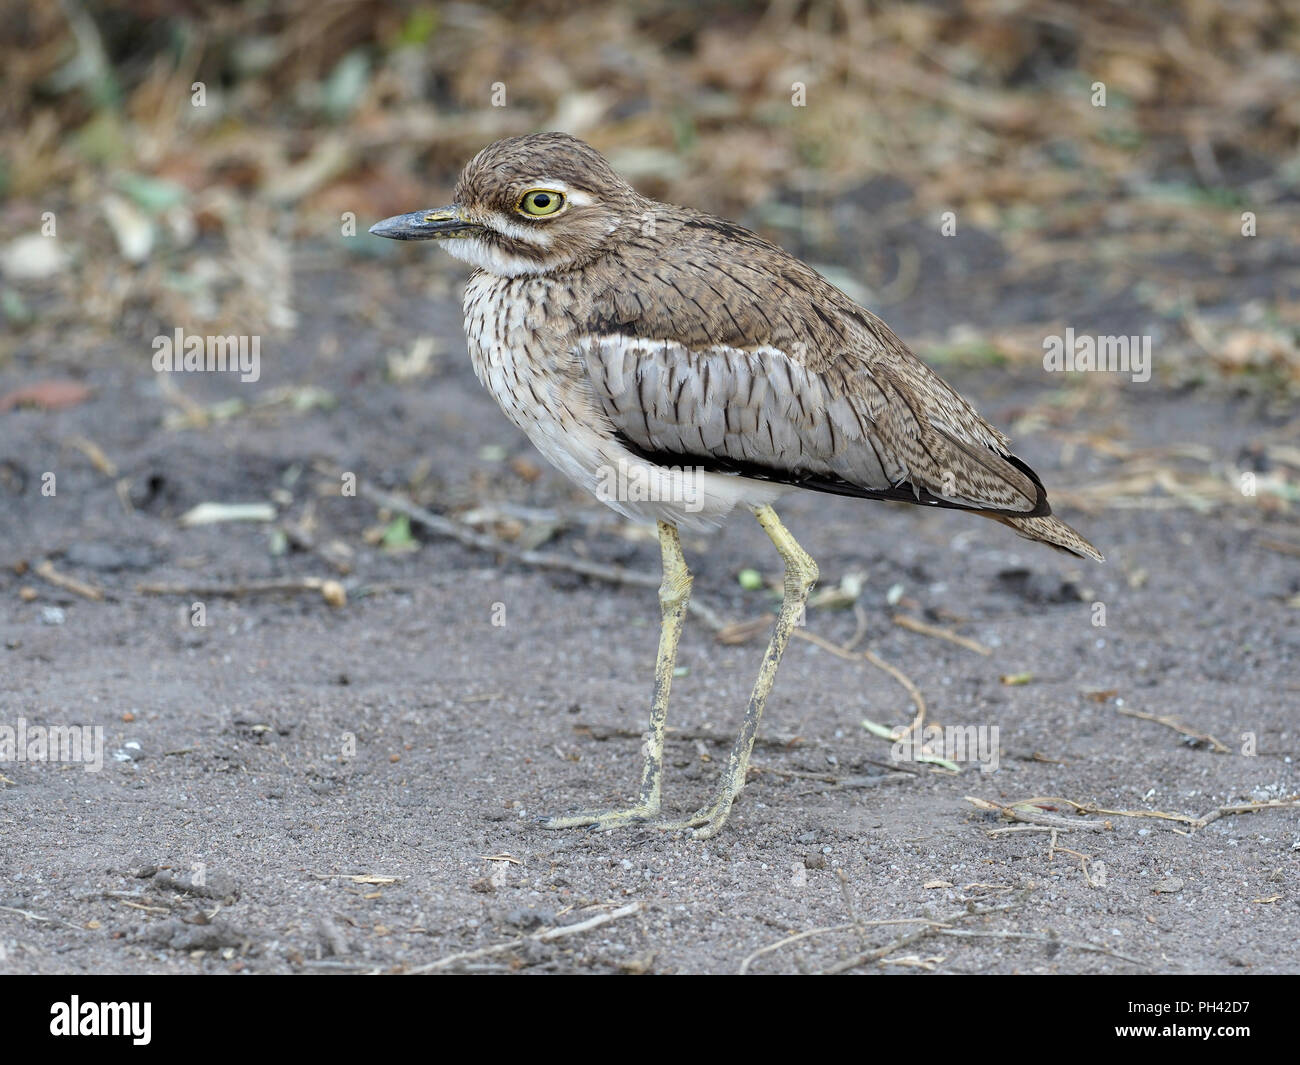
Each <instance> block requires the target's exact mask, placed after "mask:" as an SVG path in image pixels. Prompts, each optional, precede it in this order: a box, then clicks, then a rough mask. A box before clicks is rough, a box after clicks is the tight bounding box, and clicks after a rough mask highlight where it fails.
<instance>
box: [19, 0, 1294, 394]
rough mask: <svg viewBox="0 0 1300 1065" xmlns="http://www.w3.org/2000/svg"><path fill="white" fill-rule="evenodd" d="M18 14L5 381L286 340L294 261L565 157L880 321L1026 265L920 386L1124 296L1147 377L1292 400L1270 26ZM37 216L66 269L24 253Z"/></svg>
mask: <svg viewBox="0 0 1300 1065" xmlns="http://www.w3.org/2000/svg"><path fill="white" fill-rule="evenodd" d="M6 7H7V13H6V14H5V17H4V25H5V34H4V42H3V44H0V49H2V52H0V58H2V60H3V61H2V62H0V90H2V91H0V109H3V118H4V121H3V133H2V134H0V197H2V199H0V218H2V219H3V226H2V228H0V232H2V233H3V236H4V240H5V244H4V248H3V256H4V258H3V266H4V290H3V295H2V306H3V311H4V318H5V320H6V322H7V324H8V326H9V328H8V330H7V331H6V336H5V339H4V341H3V347H0V369H2V368H12V367H13V366H14V360H15V359H16V358H23V357H26V358H31V357H32V356H33V353H37V352H39V353H42V357H46V358H49V357H53V358H55V359H60V358H62V359H67V360H68V361H69V362H70V363H72V364H76V363H78V362H80V360H81V359H83V358H84V357H85V356H86V354H87V352H88V350H89V348H90V347H93V346H94V345H95V344H97V343H101V342H102V341H103V339H104V335H105V331H106V330H111V331H112V332H113V335H114V336H115V337H116V338H117V339H119V340H123V341H125V340H129V339H131V338H136V339H148V338H151V337H152V336H154V335H155V334H157V333H159V332H167V331H169V330H170V329H171V328H172V327H173V326H174V325H175V324H176V323H181V322H183V323H186V324H188V325H189V326H192V327H193V328H195V329H197V328H198V326H199V325H205V326H207V325H210V326H211V327H212V328H211V329H206V328H205V329H203V330H201V331H202V332H227V331H243V332H248V331H250V330H251V331H255V332H256V331H259V330H262V331H271V332H273V331H276V330H291V329H292V328H293V327H294V324H295V320H296V314H295V312H296V311H297V309H298V308H297V307H296V300H295V297H294V295H293V293H294V289H295V282H296V281H301V279H300V278H296V277H295V276H294V269H293V265H292V263H291V261H290V259H291V256H290V249H292V248H295V247H297V246H299V245H301V244H304V243H305V244H310V245H311V246H312V247H313V248H315V249H317V250H318V251H320V252H321V253H322V254H324V253H325V252H327V251H330V252H333V253H335V254H337V255H339V256H340V257H348V256H358V257H371V256H392V255H401V254H402V252H401V251H400V250H398V249H394V248H392V247H387V248H385V247H380V246H379V245H378V243H377V242H374V241H371V240H370V239H368V238H365V237H364V233H365V229H366V227H367V226H368V225H369V223H370V222H371V221H373V220H374V219H376V218H379V217H383V216H385V215H388V214H393V213H396V212H399V211H406V210H413V209H416V208H418V207H423V206H429V205H433V204H439V203H442V202H443V201H444V200H446V199H447V194H448V191H449V189H450V186H451V184H452V183H453V181H454V179H455V175H456V173H457V172H458V170H459V168H460V167H461V166H462V165H463V164H464V162H465V161H466V160H467V159H468V158H469V157H470V156H471V155H472V154H473V153H474V152H476V151H477V150H478V149H479V148H481V147H482V146H483V145H484V144H486V143H488V142H490V141H492V140H494V139H496V138H498V137H502V136H507V135H511V134H518V133H524V132H530V131H535V130H545V129H562V130H567V131H569V132H572V133H575V134H577V135H579V136H581V137H583V138H585V139H588V140H589V141H591V142H592V143H593V144H595V145H596V146H597V147H598V148H600V149H601V150H602V151H604V152H606V153H607V154H608V155H609V157H610V158H611V160H612V161H613V162H614V165H615V166H616V168H617V169H619V170H620V171H621V172H622V173H624V174H625V175H627V176H628V177H629V178H630V179H632V180H633V182H634V183H635V184H636V185H637V186H638V188H640V189H641V191H643V192H645V193H647V194H648V195H651V196H654V197H657V198H664V199H669V200H673V201H676V202H681V203H687V204H691V205H693V206H697V207H700V208H703V209H706V210H710V211H713V212H717V213H720V214H724V215H727V216H730V217H739V218H743V219H744V220H745V221H746V222H747V223H748V224H750V225H751V226H753V227H755V228H758V229H760V230H762V231H763V232H764V233H765V234H766V235H768V236H770V237H772V238H773V239H775V240H778V241H780V242H781V243H783V244H785V245H786V246H789V247H791V249H792V250H794V251H796V252H798V253H799V254H802V255H805V256H808V257H809V258H812V259H813V260H815V261H816V262H817V263H818V264H819V265H820V266H822V267H823V268H825V269H826V272H827V273H829V274H830V275H831V276H832V277H833V279H834V280H835V281H836V282H837V283H839V284H841V285H842V286H844V287H846V288H848V289H849V290H850V292H851V294H853V295H855V296H857V297H859V298H860V299H863V300H865V301H867V302H868V303H870V304H872V305H873V306H875V308H876V309H877V310H882V309H884V310H887V309H888V308H889V307H890V306H891V305H893V304H897V303H902V302H905V301H906V299H907V298H908V297H911V296H920V298H922V299H924V298H925V293H924V290H925V289H926V287H927V286H928V285H930V284H932V283H934V282H935V281H936V280H939V279H941V278H942V277H943V276H944V275H945V274H946V273H950V272H952V271H954V270H961V269H963V268H969V267H971V266H972V261H973V263H974V265H975V267H976V268H977V269H978V270H979V271H980V272H981V273H985V272H987V271H988V270H990V269H993V268H998V269H1001V268H1003V267H1004V266H1006V264H1007V261H1008V260H1011V261H1012V262H1013V268H1012V273H1011V276H1010V277H1009V278H1005V279H1004V281H1014V282H1015V284H1014V286H1013V287H1012V286H1011V285H1009V284H1005V283H1004V284H1002V285H1000V286H999V291H998V292H997V294H996V295H997V298H996V299H991V298H989V297H988V295H987V294H985V298H984V299H979V298H977V296H978V293H976V294H975V295H973V296H972V298H971V299H970V300H969V301H968V302H967V306H966V308H965V310H964V313H965V316H966V317H967V319H968V321H966V322H958V323H946V324H947V325H952V324H956V325H958V326H962V325H968V326H973V327H975V328H976V329H978V330H980V333H979V335H974V334H971V333H970V332H969V331H965V330H961V329H958V330H957V332H956V333H955V335H953V336H946V335H934V336H927V337H926V338H925V339H926V340H928V341H930V342H932V343H933V345H934V347H936V348H941V349H943V350H941V351H939V352H938V354H939V355H940V356H941V357H947V358H969V359H975V360H979V359H988V360H994V359H1016V358H1018V357H1021V356H1024V357H1028V358H1031V359H1033V360H1037V359H1038V357H1039V356H1040V355H1041V346H1040V344H1038V343H1037V342H1036V337H1037V336H1041V329H1039V330H1038V332H1037V334H1033V335H1029V336H1027V337H1025V336H1017V332H1018V330H1017V329H1016V328H1015V326H1016V325H1017V324H1023V323H1024V322H1025V321H1029V320H1033V322H1034V324H1035V325H1037V324H1039V323H1040V322H1043V321H1048V320H1050V319H1052V318H1054V317H1058V316H1061V315H1063V314H1064V315H1071V316H1074V317H1075V318H1079V317H1081V316H1088V315H1091V314H1092V312H1093V311H1094V310H1095V309H1097V308H1098V307H1100V306H1102V304H1103V303H1104V302H1105V301H1108V300H1109V301H1111V305H1110V307H1109V309H1110V310H1111V311H1112V312H1116V313H1127V315H1128V317H1132V316H1133V315H1138V316H1140V317H1142V316H1145V317H1150V318H1154V319H1156V320H1158V321H1160V322H1163V323H1167V329H1166V330H1165V334H1166V335H1165V336H1164V337H1163V338H1162V340H1163V343H1162V344H1161V345H1160V350H1161V352H1162V357H1161V358H1160V359H1159V360H1158V363H1159V372H1160V373H1161V374H1162V375H1164V376H1165V377H1166V379H1169V378H1176V379H1179V380H1187V379H1189V378H1192V379H1200V378H1201V377H1203V376H1206V375H1226V376H1231V377H1238V378H1245V377H1257V378H1260V379H1263V380H1266V381H1267V383H1268V384H1269V385H1270V386H1274V385H1278V384H1283V383H1285V384H1287V385H1289V386H1294V385H1295V384H1296V382H1297V374H1300V369H1298V367H1300V359H1298V358H1297V351H1296V343H1295V331H1296V327H1297V324H1300V312H1298V311H1297V306H1296V302H1295V291H1296V281H1297V273H1296V271H1297V269H1298V268H1300V255H1298V254H1297V250H1296V243H1297V241H1296V236H1297V234H1300V195H1298V193H1297V190H1298V188H1300V139H1298V134H1300V18H1298V16H1297V11H1296V8H1295V6H1294V5H1293V4H1290V3H1287V2H1285V0H1241V2H1237V3H1232V4H1221V3H1215V2H1212V0H1178V2H1171V3H1160V4H1133V3H1108V2H1103V3H1089V4H1078V5H1075V4H1069V3H1061V2H1054V0H966V2H952V3H932V4H880V3H868V2H866V0H846V2H827V3H799V2H792V0H778V2H774V3H770V4H744V3H703V4H700V3H685V2H682V3H675V2H662V0H661V2H640V3H638V2H631V3H616V4H608V3H548V2H540V3H536V2H534V3H483V4H473V3H404V2H391V3H390V2H385V3H379V2H350V0H327V2H318V0H257V2H225V3H222V2H217V3H199V2H193V3H187V2H175V3H172V2H167V0H118V2H104V3H86V2H84V0H62V2H58V0H35V2H20V3H16V4H15V3H9V4H6ZM1096 83H1102V84H1104V86H1105V89H1104V94H1105V95H1104V100H1105V106H1097V105H1096V103H1095V102H1094V101H1095V99H1096V93H1095V90H1094V88H1093V86H1094V85H1095V84H1096ZM797 85H798V86H803V102H804V106H796V105H794V104H793V103H792V98H793V96H794V94H795V91H796V90H795V86H797ZM498 86H499V89H498V88H497V87H498ZM494 92H495V95H494ZM494 102H495V103H497V104H501V103H504V106H494ZM197 104H201V106H200V105H197ZM1247 210H1249V211H1253V212H1256V214H1257V216H1258V225H1257V232H1258V236H1257V237H1256V238H1254V239H1250V240H1247V239H1243V238H1242V233H1241V229H1242V221H1241V215H1242V212H1243V211H1247ZM942 211H954V212H956V215H957V219H958V223H959V224H958V237H959V238H960V242H961V243H963V244H964V245H965V246H964V247H962V248H961V249H960V251H954V253H953V254H948V253H947V252H945V253H944V254H943V255H939V254H937V249H938V248H939V246H940V244H941V240H942V238H940V236H939V215H940V213H941V212H942ZM44 212H54V215H55V217H56V219H57V224H58V242H57V244H49V243H46V244H40V243H35V242H32V241H30V240H28V241H24V240H23V237H24V236H25V235H29V234H36V233H38V232H39V231H40V226H41V217H42V215H43V213H44ZM345 212H352V214H353V215H355V216H356V218H357V220H358V221H357V232H359V233H361V234H362V237H358V238H345V237H342V236H341V235H340V232H341V228H342V222H341V219H342V217H343V215H344V213H345ZM426 250H427V249H426ZM950 250H952V249H950ZM421 254H422V255H423V254H424V253H423V252H422V253H421ZM424 257H425V258H429V257H428V256H427V255H424ZM931 260H933V262H931ZM922 264H924V265H925V266H926V269H924V270H922V269H921V268H920V267H921V266H922ZM441 265H442V264H439V266H441ZM36 282H39V283H36ZM1008 289H1010V292H1008V291H1007V290H1008ZM1008 297H1009V299H1010V301H1011V303H1012V306H1007V305H1006V300H1007V298H1008ZM919 324H920V326H921V327H922V328H924V327H925V326H926V325H927V323H926V322H925V321H921V322H920V323H919ZM1075 324H1076V325H1081V326H1082V325H1084V323H1079V322H1076V323H1075ZM1120 324H1123V323H1120ZM1139 324H1141V323H1139ZM1000 327H1006V328H1005V329H1002V328H1000ZM989 330H992V332H991V333H990V332H988V331H989ZM929 332H931V331H929V330H927V333H929ZM55 347H57V348H59V349H61V350H60V353H59V354H55V353H54V352H53V351H52V350H51V349H52V348H55ZM24 353H25V355H24ZM1174 355H1176V356H1177V357H1176V358H1175V357H1173V356H1174Z"/></svg>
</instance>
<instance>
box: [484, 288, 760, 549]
mask: <svg viewBox="0 0 1300 1065" xmlns="http://www.w3.org/2000/svg"><path fill="white" fill-rule="evenodd" d="M472 285H473V282H471V286H472ZM514 306H515V307H517V306H518V304H517V303H516V304H515V305H514ZM465 310H466V317H465V332H466V337H467V340H468V342H469V352H470V359H471V362H472V363H473V366H474V373H475V374H476V375H477V377H478V379H479V381H480V382H481V383H482V384H483V386H484V387H485V388H486V389H487V390H488V391H489V392H490V393H491V394H492V397H493V398H494V399H495V400H496V401H497V404H498V405H499V406H500V407H501V410H502V412H503V413H504V414H505V416H506V417H507V418H509V419H510V421H511V422H513V423H514V424H515V425H516V426H517V427H518V428H519V429H521V430H522V431H523V433H524V435H526V436H527V437H528V439H529V440H530V441H532V443H533V445H534V446H535V447H536V448H537V450H538V451H540V452H541V453H542V454H543V455H544V456H545V457H546V459H547V461H549V462H550V463H551V465H553V466H554V467H555V468H556V469H558V470H559V471H560V472H561V473H563V474H564V475H565V476H567V477H568V478H569V479H570V480H572V481H573V482H575V483H576V484H578V485H580V486H581V487H583V488H585V489H586V490H587V491H588V492H590V493H591V494H592V495H594V496H595V497H596V498H597V499H599V500H600V501H601V502H603V503H605V504H606V505H607V506H609V507H611V508H613V509H614V510H616V511H618V512H619V513H620V514H623V515H624V516H625V517H628V518H631V519H632V520H634V521H645V522H651V521H666V522H669V523H671V524H673V525H679V526H683V527H685V528H688V529H707V528H712V527H714V526H716V525H718V524H719V523H720V522H721V521H722V519H723V518H725V517H726V516H727V514H728V513H730V511H731V510H732V509H733V508H734V507H736V506H737V505H744V506H751V507H752V506H758V505H760V504H763V503H770V502H771V501H772V500H773V499H775V498H776V497H777V496H778V495H780V493H781V487H780V486H779V485H774V484H770V483H767V482H763V481H755V480H750V479H749V478H744V477H736V476H730V475H725V474H718V473H709V472H707V471H705V470H704V469H702V468H699V467H693V466H685V467H670V466H660V465H658V464H657V463H653V462H650V461H648V460H646V459H643V458H641V457H640V456H639V455H635V454H633V453H632V452H630V451H629V450H628V449H627V448H626V447H624V446H623V444H622V443H621V441H620V440H619V438H618V436H617V434H616V433H615V430H614V427H613V425H612V424H611V423H610V421H609V418H608V416H607V415H606V414H605V413H604V411H602V410H599V409H597V408H596V407H595V405H594V404H593V402H592V399H591V394H590V390H589V385H587V384H586V382H585V378H584V377H583V376H582V374H581V372H580V368H579V365H578V364H577V363H575V362H574V360H573V359H572V358H571V357H570V356H569V355H568V354H567V353H565V352H563V351H561V352H559V353H558V354H557V353H556V352H553V351H549V350H547V348H548V345H547V340H549V339H551V338H550V337H549V336H548V335H547V332H546V330H545V329H535V328H530V327H529V326H528V324H527V322H526V317H527V316H526V315H525V314H520V313H518V312H517V310H515V309H514V308H511V309H508V310H507V309H503V308H502V307H501V305H500V301H496V300H482V299H479V300H476V299H474V298H473V292H472V288H471V291H469V292H467V293H466V300H465ZM557 346H559V345H557Z"/></svg>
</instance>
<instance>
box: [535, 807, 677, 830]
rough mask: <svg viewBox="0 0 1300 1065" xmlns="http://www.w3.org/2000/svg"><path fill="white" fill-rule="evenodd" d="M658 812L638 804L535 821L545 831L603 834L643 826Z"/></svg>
mask: <svg viewBox="0 0 1300 1065" xmlns="http://www.w3.org/2000/svg"><path fill="white" fill-rule="evenodd" d="M658 812H659V808H658V807H657V806H649V805H646V804H640V805H637V806H629V807H628V808H627V809H626V810H584V811H583V812H582V813H576V814H569V815H568V816H567V817H539V818H538V819H537V820H538V823H539V824H540V825H541V826H542V827H543V828H547V829H562V828H589V829H591V830H592V831H594V832H604V831H605V830H606V829H609V828H627V827H628V826H630V825H643V824H645V823H646V822H647V821H649V820H651V819H652V818H653V817H654V816H655V815H656V814H657V813H658Z"/></svg>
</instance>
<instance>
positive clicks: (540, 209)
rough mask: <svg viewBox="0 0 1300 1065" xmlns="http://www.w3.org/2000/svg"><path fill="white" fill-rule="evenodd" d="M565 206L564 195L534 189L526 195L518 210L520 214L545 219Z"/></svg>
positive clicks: (548, 190) (549, 190)
mask: <svg viewBox="0 0 1300 1065" xmlns="http://www.w3.org/2000/svg"><path fill="white" fill-rule="evenodd" d="M563 206H564V193H562V192H555V191H554V190H552V189H533V190H532V191H531V192H525V193H524V195H523V197H522V198H521V199H520V201H519V207H518V208H517V209H518V211H519V213H520V214H526V215H529V216H531V217H533V218H543V217H545V216H546V215H548V214H555V212H556V211H558V210H559V209H560V208H561V207H563Z"/></svg>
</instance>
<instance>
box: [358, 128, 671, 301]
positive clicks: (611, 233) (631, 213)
mask: <svg viewBox="0 0 1300 1065" xmlns="http://www.w3.org/2000/svg"><path fill="white" fill-rule="evenodd" d="M648 203H649V201H647V200H644V199H642V197H640V196H638V195H637V193H636V192H635V191H634V190H633V189H632V186H630V185H629V184H628V183H627V182H626V181H624V180H623V179H622V178H620V177H619V176H618V175H617V174H615V173H614V171H613V169H612V168H611V167H610V165H609V163H607V162H606V161H605V157H604V156H602V155H601V154H600V153H599V152H598V151H596V149H594V148H592V147H591V146H590V145H589V144H586V143H584V142H583V141H580V140H578V139H577V138H576V137H570V136H569V135H568V134H565V133H536V134H531V135H529V136H526V137H509V138H507V139H506V140H500V141H497V142H496V143H495V144H489V145H488V146H487V147H486V148H484V149H483V150H482V151H481V152H479V153H478V155H476V156H475V157H474V158H473V159H471V160H470V162H469V165H468V166H466V167H465V169H464V171H462V173H461V175H460V181H459V182H457V184H456V193H455V202H454V203H453V204H451V205H450V206H449V207H439V208H436V209H434V210H427V211H413V212H412V213H410V214H403V215H397V216H395V217H393V218H385V219H384V220H383V221H382V222H377V223H376V224H375V225H373V226H371V227H370V232H371V233H374V234H375V235H376V236H380V237H389V238H391V239H393V240H440V241H443V247H445V248H446V250H447V251H448V252H450V253H451V254H452V255H454V256H455V257H456V258H457V259H463V260H464V261H465V262H467V263H470V264H472V265H474V266H477V267H481V268H482V269H484V270H486V271H487V272H488V273H491V274H497V275H498V276H501V277H519V276H522V275H525V274H549V273H555V272H558V271H562V270H565V269H568V268H570V267H573V266H578V265H580V264H582V263H585V262H588V261H590V260H591V259H593V258H595V257H596V256H597V255H599V254H600V253H601V252H602V251H604V250H605V249H606V248H607V247H608V246H609V244H610V243H611V242H612V241H613V240H616V239H618V236H617V235H618V234H619V233H620V232H623V233H627V232H628V230H629V227H630V226H631V225H634V224H638V223H639V221H640V219H641V216H642V214H643V213H644V211H645V210H646V205H648Z"/></svg>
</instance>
